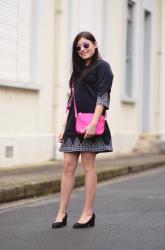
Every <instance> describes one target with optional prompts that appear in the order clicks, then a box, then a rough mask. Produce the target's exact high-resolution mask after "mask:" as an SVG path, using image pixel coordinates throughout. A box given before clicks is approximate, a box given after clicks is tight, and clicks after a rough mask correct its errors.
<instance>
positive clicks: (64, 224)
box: [52, 213, 67, 228]
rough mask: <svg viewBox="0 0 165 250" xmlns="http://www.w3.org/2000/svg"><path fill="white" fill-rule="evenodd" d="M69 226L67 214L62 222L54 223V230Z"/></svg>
mask: <svg viewBox="0 0 165 250" xmlns="http://www.w3.org/2000/svg"><path fill="white" fill-rule="evenodd" d="M66 225H67V213H66V215H65V217H64V218H63V220H62V221H61V222H53V223H52V228H60V227H64V226H66Z"/></svg>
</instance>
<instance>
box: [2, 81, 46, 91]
mask: <svg viewBox="0 0 165 250" xmlns="http://www.w3.org/2000/svg"><path fill="white" fill-rule="evenodd" d="M0 87H3V88H4V87H6V88H14V89H23V90H24V89H25V90H26V89H27V90H31V91H39V90H40V89H41V84H37V83H32V82H20V81H12V80H4V79H0Z"/></svg>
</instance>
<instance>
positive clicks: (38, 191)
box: [0, 160, 165, 203]
mask: <svg viewBox="0 0 165 250" xmlns="http://www.w3.org/2000/svg"><path fill="white" fill-rule="evenodd" d="M164 164H165V160H159V161H156V162H150V163H141V164H136V165H135V164H134V165H132V166H131V165H129V166H128V165H127V166H122V167H117V166H114V168H113V169H112V168H111V169H102V170H101V171H99V170H98V171H97V179H98V182H100V181H104V180H108V179H112V178H115V177H118V176H123V175H129V174H133V173H136V172H140V171H144V170H148V169H151V168H156V167H160V166H162V165H164ZM84 181H85V178H84V174H79V175H77V176H76V177H75V187H80V186H82V185H84ZM60 183H61V179H60V178H58V179H53V180H52V179H50V180H48V179H47V180H45V181H42V182H37V183H30V184H22V185H19V186H15V187H13V188H4V189H2V190H0V203H5V202H10V201H17V200H20V199H25V198H32V197H37V196H41V195H48V194H53V193H57V192H60Z"/></svg>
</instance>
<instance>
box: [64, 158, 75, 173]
mask: <svg viewBox="0 0 165 250" xmlns="http://www.w3.org/2000/svg"><path fill="white" fill-rule="evenodd" d="M77 163H78V157H77V155H67V156H65V157H64V171H63V172H64V174H65V175H73V174H74V172H75V170H76V167H77Z"/></svg>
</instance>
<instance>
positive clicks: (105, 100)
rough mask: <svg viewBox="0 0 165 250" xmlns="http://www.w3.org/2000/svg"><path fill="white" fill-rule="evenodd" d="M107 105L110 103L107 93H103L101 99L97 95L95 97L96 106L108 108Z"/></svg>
mask: <svg viewBox="0 0 165 250" xmlns="http://www.w3.org/2000/svg"><path fill="white" fill-rule="evenodd" d="M109 103H110V96H109V95H108V93H105V94H104V95H102V96H101V97H100V96H99V95H98V96H97V102H96V104H101V105H103V106H104V107H107V108H109Z"/></svg>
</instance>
